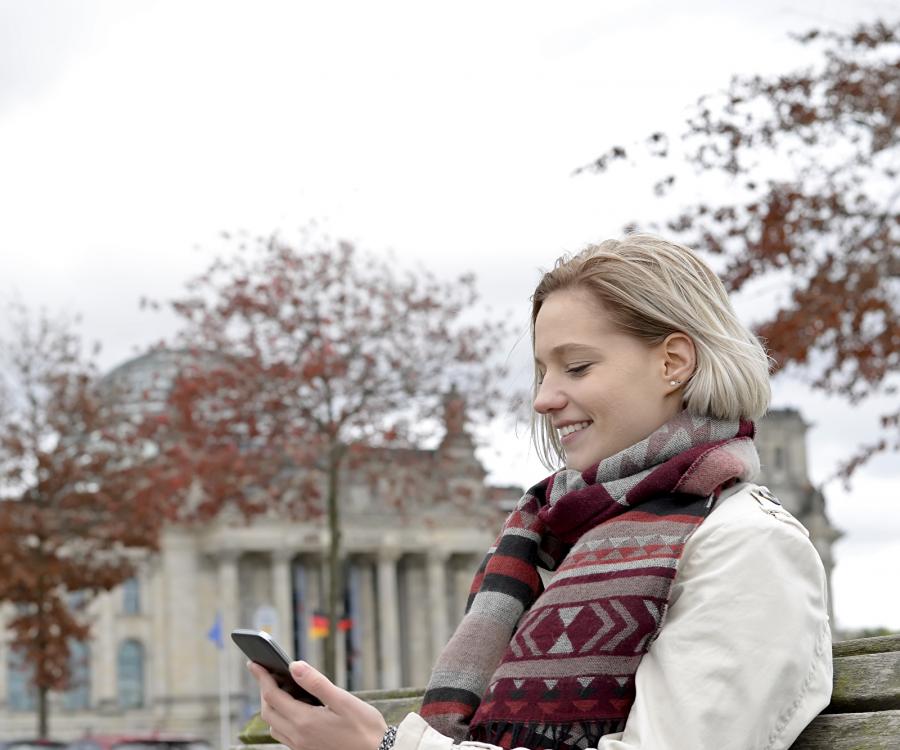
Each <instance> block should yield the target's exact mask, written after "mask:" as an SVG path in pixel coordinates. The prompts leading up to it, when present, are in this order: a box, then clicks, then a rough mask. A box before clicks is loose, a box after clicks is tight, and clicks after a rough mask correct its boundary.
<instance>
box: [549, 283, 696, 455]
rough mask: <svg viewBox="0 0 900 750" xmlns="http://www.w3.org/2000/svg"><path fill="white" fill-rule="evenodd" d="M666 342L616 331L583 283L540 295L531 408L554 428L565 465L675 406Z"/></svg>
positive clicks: (629, 441) (635, 438)
mask: <svg viewBox="0 0 900 750" xmlns="http://www.w3.org/2000/svg"><path fill="white" fill-rule="evenodd" d="M675 335H676V336H679V335H681V334H675ZM667 342H668V339H667ZM667 342H663V343H661V344H659V345H657V346H648V345H647V344H646V343H645V342H643V341H640V340H639V339H637V338H635V337H633V336H629V335H628V334H625V333H621V332H619V331H617V330H616V329H615V328H614V327H613V325H612V322H611V321H610V319H609V316H608V314H607V313H606V312H605V311H604V309H603V307H602V306H601V305H600V304H599V303H598V302H596V301H594V300H593V299H592V298H591V297H590V296H589V293H588V292H586V291H584V290H580V289H569V290H561V291H557V292H553V293H552V294H550V295H549V296H548V297H547V299H546V300H544V304H543V305H542V306H541V309H540V312H539V313H538V316H537V320H536V321H535V325H534V356H535V360H536V362H537V367H538V372H539V373H540V376H541V377H540V380H541V384H540V387H539V388H538V393H537V397H536V398H535V400H534V408H535V411H537V412H539V413H540V414H546V415H547V416H548V417H549V418H550V421H551V423H552V425H553V427H554V428H555V429H556V430H557V434H558V435H559V437H560V441H561V442H562V446H563V449H564V450H565V455H566V466H567V467H568V468H570V469H577V470H578V471H584V470H585V469H587V468H589V467H591V466H593V465H595V464H597V463H598V462H600V461H601V460H603V459H605V458H608V457H609V456H612V455H614V454H616V453H618V452H619V451H621V450H623V449H625V448H627V447H629V446H630V445H634V443H637V442H639V441H640V440H642V439H643V438H645V437H647V435H649V434H650V433H651V432H653V431H654V430H656V429H657V428H659V427H661V426H662V425H663V424H665V423H666V422H667V421H668V420H669V419H671V418H672V417H674V416H675V415H676V414H677V413H678V412H679V411H680V409H681V395H680V391H679V390H678V389H677V387H673V386H672V385H670V382H669V381H670V380H671V379H672V378H673V377H676V376H674V375H673V374H672V373H673V363H672V362H671V361H670V359H669V356H668V352H667V349H668V347H667Z"/></svg>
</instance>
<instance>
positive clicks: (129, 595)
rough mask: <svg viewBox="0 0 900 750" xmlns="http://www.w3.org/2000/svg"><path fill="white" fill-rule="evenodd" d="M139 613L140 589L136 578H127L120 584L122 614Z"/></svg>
mask: <svg viewBox="0 0 900 750" xmlns="http://www.w3.org/2000/svg"><path fill="white" fill-rule="evenodd" d="M140 613H141V587H140V584H139V583H138V579H137V578H129V579H128V580H127V581H125V583H123V584H122V614H126V615H139V614H140Z"/></svg>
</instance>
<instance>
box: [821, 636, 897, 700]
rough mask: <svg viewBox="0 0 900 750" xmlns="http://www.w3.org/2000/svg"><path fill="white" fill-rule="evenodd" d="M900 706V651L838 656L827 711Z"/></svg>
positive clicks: (835, 661)
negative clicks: (832, 690) (832, 689)
mask: <svg viewBox="0 0 900 750" xmlns="http://www.w3.org/2000/svg"><path fill="white" fill-rule="evenodd" d="M895 708H896V709H900V651H894V652H891V653H874V654H863V655H860V656H842V657H839V658H837V659H835V660H834V692H833V694H832V696H831V703H830V704H829V706H828V708H826V709H825V713H859V712H865V711H883V710H888V709H895Z"/></svg>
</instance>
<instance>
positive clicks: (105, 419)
mask: <svg viewBox="0 0 900 750" xmlns="http://www.w3.org/2000/svg"><path fill="white" fill-rule="evenodd" d="M9 321H10V322H11V323H12V327H13V328H14V330H15V333H14V334H13V335H12V337H11V340H10V341H6V342H3V344H2V346H0V351H2V359H3V360H4V361H3V368H2V370H0V571H2V576H0V602H8V603H11V604H13V605H14V607H15V614H14V615H13V617H12V620H11V621H10V622H9V623H8V627H9V629H10V631H11V632H12V633H13V643H12V647H13V649H14V650H15V651H16V652H18V653H19V654H20V655H21V657H22V661H23V663H24V664H26V665H28V666H30V672H31V674H30V678H31V682H32V684H33V685H34V687H35V688H36V690H37V694H38V696H37V697H38V733H39V735H40V736H41V737H46V735H47V725H48V704H47V693H48V691H50V690H60V689H64V688H66V687H67V686H68V683H69V679H70V647H71V643H72V641H73V640H74V641H83V640H85V639H86V638H87V637H88V633H89V628H90V624H89V621H88V619H87V613H86V606H87V604H88V603H89V602H90V600H91V599H92V597H94V596H95V595H96V594H97V593H99V592H101V591H108V590H110V589H112V588H113V587H115V586H117V585H118V584H120V583H121V582H122V581H124V580H126V579H127V578H129V577H130V576H131V575H132V574H133V565H132V554H131V551H132V550H133V549H134V548H141V547H144V548H146V547H153V546H154V545H155V538H156V534H157V531H158V523H157V518H158V515H157V514H156V513H154V512H153V511H152V509H151V508H149V506H147V505H146V504H141V503H134V502H132V501H133V497H134V495H133V493H132V489H133V488H135V487H138V486H141V483H140V481H139V478H138V477H137V476H136V473H135V471H134V469H135V467H136V466H137V464H136V463H135V461H134V454H133V453H132V451H131V447H132V446H133V444H132V443H130V442H129V441H127V440H120V439H119V437H120V435H121V431H120V430H117V429H116V427H115V425H114V423H113V422H112V421H111V416H112V415H111V414H110V411H109V409H108V408H106V406H105V404H104V402H103V401H102V400H101V398H100V397H99V393H98V390H97V387H96V386H97V376H96V369H95V367H94V366H93V364H92V361H91V358H90V357H86V356H84V355H83V354H82V351H81V344H80V341H79V338H78V336H77V335H76V334H75V333H74V332H73V326H72V325H71V323H70V322H68V321H66V320H64V319H58V320H53V319H50V318H49V317H48V316H47V315H46V314H42V315H40V316H38V318H37V320H36V321H32V320H30V318H29V315H28V313H27V312H26V311H25V310H24V308H22V307H15V308H14V309H13V310H12V311H11V315H10V318H9ZM73 595H77V596H73ZM76 602H77V603H76ZM3 668H5V666H4V667H3Z"/></svg>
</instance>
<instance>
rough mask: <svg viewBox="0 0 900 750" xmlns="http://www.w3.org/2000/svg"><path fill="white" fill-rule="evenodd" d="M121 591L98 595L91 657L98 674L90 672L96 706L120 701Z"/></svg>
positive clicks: (105, 705) (114, 703) (111, 704)
mask: <svg viewBox="0 0 900 750" xmlns="http://www.w3.org/2000/svg"><path fill="white" fill-rule="evenodd" d="M121 593H122V592H121V589H114V590H113V591H108V592H106V593H105V594H102V595H101V596H99V597H97V602H96V606H97V610H98V612H97V619H96V620H95V621H94V624H93V628H92V630H93V638H92V641H93V642H92V643H91V651H92V652H95V653H96V657H93V656H92V659H91V660H92V662H93V663H94V665H96V668H97V671H96V673H95V674H93V675H91V693H92V695H91V704H92V705H94V706H97V707H109V706H116V705H117V704H118V700H117V697H116V696H117V695H118V682H117V675H116V663H117V661H118V655H119V646H120V645H121V644H120V643H117V642H116V634H115V611H114V610H115V607H116V605H117V604H120V603H121V601H122V599H121ZM147 645H149V644H147ZM145 689H146V685H145Z"/></svg>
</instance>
